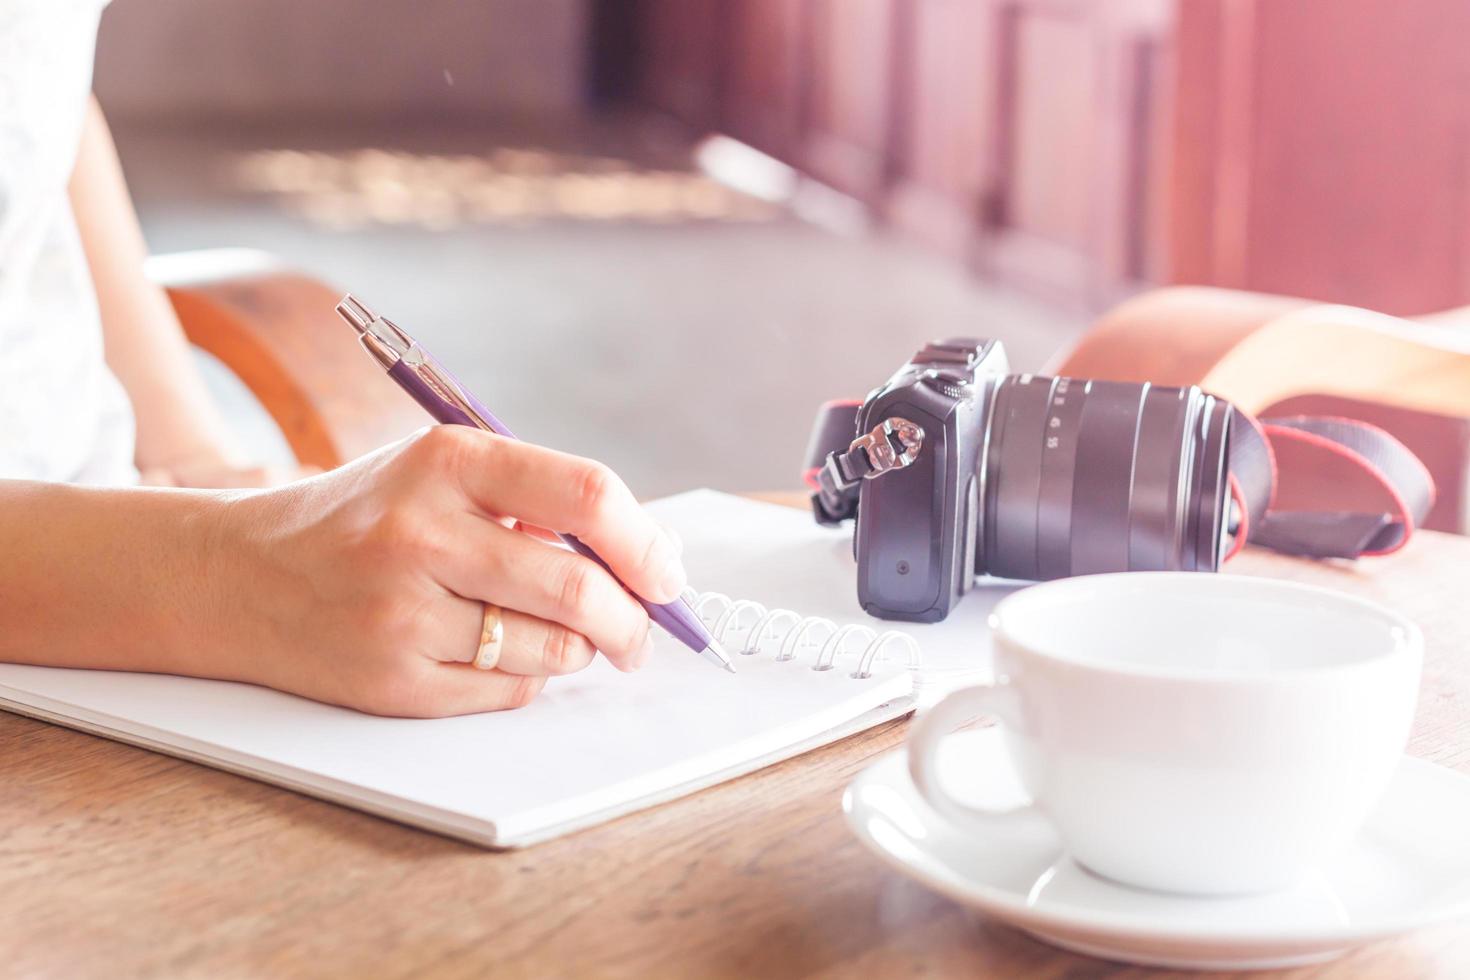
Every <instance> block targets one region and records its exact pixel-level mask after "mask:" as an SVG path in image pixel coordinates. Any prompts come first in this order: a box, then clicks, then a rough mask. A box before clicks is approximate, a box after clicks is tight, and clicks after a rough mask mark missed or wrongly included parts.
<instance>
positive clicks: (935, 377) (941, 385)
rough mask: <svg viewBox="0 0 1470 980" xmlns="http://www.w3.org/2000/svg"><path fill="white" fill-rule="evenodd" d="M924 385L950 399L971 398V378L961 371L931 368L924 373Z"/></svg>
mask: <svg viewBox="0 0 1470 980" xmlns="http://www.w3.org/2000/svg"><path fill="white" fill-rule="evenodd" d="M921 380H922V381H923V383H924V384H925V385H926V386H928V387H930V388H933V389H934V390H935V391H938V392H939V393H940V394H943V395H945V396H946V397H949V398H955V399H961V398H969V397H970V376H969V375H968V374H963V373H961V372H959V371H946V370H944V369H942V368H930V369H929V370H928V371H925V372H924V375H923V377H922V379H921Z"/></svg>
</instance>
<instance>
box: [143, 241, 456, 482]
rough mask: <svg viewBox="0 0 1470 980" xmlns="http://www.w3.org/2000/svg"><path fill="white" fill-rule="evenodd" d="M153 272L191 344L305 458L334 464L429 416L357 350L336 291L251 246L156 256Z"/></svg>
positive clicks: (323, 464) (306, 461) (151, 265)
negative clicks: (224, 370)
mask: <svg viewBox="0 0 1470 980" xmlns="http://www.w3.org/2000/svg"><path fill="white" fill-rule="evenodd" d="M148 272H149V275H150V277H152V278H153V279H154V280H155V281H157V282H159V283H161V284H162V285H163V286H164V287H165V288H166V289H167V290H168V294H169V298H170V299H171V300H172V301H173V305H174V309H175V310H176V311H177V312H178V314H179V319H180V320H181V321H182V322H183V325H184V332H185V333H186V334H187V335H188V337H189V340H190V342H191V343H193V344H194V346H196V347H199V348H201V349H203V350H205V351H208V352H209V353H211V354H213V355H214V356H215V357H218V358H219V359H220V360H221V361H223V362H224V363H225V365H226V366H228V367H229V368H230V369H231V370H232V371H233V372H234V373H235V374H236V375H237V376H238V377H239V378H240V380H241V381H243V382H244V383H245V385H246V386H247V387H248V388H249V389H250V390H251V392H253V393H254V395H255V397H256V398H257V399H259V401H260V403H261V404H262V405H263V406H264V407H265V410H266V411H267V412H269V413H270V415H271V418H273V419H274V420H275V422H276V424H277V425H278V426H280V428H281V432H282V434H284V435H285V437H286V442H287V444H289V445H290V447H291V451H292V452H293V453H294V454H295V456H296V459H297V460H298V461H299V462H301V463H304V464H308V465H313V466H320V467H322V468H323V469H331V468H332V467H334V466H338V465H339V464H341V463H344V462H346V461H347V460H350V459H353V458H355V457H357V456H359V455H361V454H362V453H365V452H368V451H369V450H372V449H376V448H377V447H379V446H381V445H383V444H384V443H386V442H390V441H392V440H393V439H397V438H398V437H400V436H402V435H405V434H407V433H409V432H412V431H413V430H414V429H416V428H418V427H419V426H422V425H424V424H426V422H427V421H428V419H427V417H426V416H425V415H424V413H423V410H422V409H420V408H419V407H418V406H417V405H416V404H414V403H413V402H412V401H410V400H409V399H408V398H407V397H405V396H404V394H403V392H402V391H400V390H399V389H398V388H397V387H396V386H395V385H394V384H393V383H392V382H391V381H389V380H388V379H387V377H386V376H385V375H384V374H383V371H382V370H381V369H380V368H379V367H378V366H377V365H376V363H374V362H373V361H372V360H371V359H369V358H368V357H367V356H365V355H364V354H363V352H362V351H361V350H360V349H359V348H358V345H357V344H356V343H355V342H354V340H353V339H352V332H351V331H350V330H349V329H348V328H347V327H346V325H344V324H343V323H342V321H341V320H340V319H339V318H338V317H337V315H336V313H335V312H334V310H335V307H336V305H337V301H338V300H339V299H341V297H342V293H341V292H340V291H339V290H335V289H332V288H330V287H328V286H327V285H325V284H324V283H322V282H320V281H318V280H316V279H312V278H310V277H308V276H305V275H302V274H300V273H298V272H294V271H291V270H289V269H287V268H285V267H284V266H282V265H281V264H280V263H279V262H276V261H275V260H274V259H272V258H271V257H270V256H269V255H266V254H265V253H262V252H256V251H252V250H247V249H212V250H205V251H199V252H185V253H179V254H177V255H165V256H155V257H154V258H153V259H151V260H150V261H149V266H148Z"/></svg>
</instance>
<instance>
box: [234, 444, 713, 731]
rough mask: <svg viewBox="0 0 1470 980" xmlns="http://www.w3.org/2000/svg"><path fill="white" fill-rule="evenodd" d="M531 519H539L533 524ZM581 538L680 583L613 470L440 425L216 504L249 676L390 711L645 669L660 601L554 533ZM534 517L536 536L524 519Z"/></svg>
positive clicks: (660, 536)
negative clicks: (568, 677)
mask: <svg viewBox="0 0 1470 980" xmlns="http://www.w3.org/2000/svg"><path fill="white" fill-rule="evenodd" d="M523 527H524V529H523ZM548 528H549V529H552V530H556V531H562V532H568V533H572V534H575V535H577V537H579V538H581V539H582V540H583V541H584V542H586V543H587V544H588V545H589V546H590V547H591V548H592V549H593V550H595V551H596V552H597V554H599V555H600V556H601V557H602V558H603V559H604V560H605V561H606V562H607V563H608V564H609V565H610V566H611V567H612V568H613V569H614V570H615V571H616V572H617V574H618V576H619V577H620V578H621V579H622V580H623V581H624V582H626V583H627V584H628V587H629V588H631V589H633V590H634V591H636V592H637V593H638V594H639V595H642V596H644V597H645V598H648V599H651V600H653V601H655V602H669V601H671V600H673V599H675V598H677V597H678V595H679V592H680V590H681V589H683V587H684V584H685V574H684V569H683V565H682V563H681V561H680V559H679V555H678V549H677V546H676V545H675V543H674V542H673V541H672V540H671V538H670V537H669V536H668V535H667V534H666V533H664V532H663V531H662V529H661V528H659V526H658V525H657V524H656V523H655V522H654V521H653V520H652V519H651V518H649V517H648V516H647V515H646V514H644V512H643V510H642V509H641V508H640V507H639V506H638V504H637V502H636V501H635V500H634V498H633V495H632V494H631V493H630V492H629V490H628V488H627V487H626V486H625V485H624V484H623V483H622V481H621V480H619V479H618V478H617V476H616V475H614V474H613V473H612V471H611V470H609V469H608V468H607V467H605V466H603V465H602V464H600V463H595V462H592V461H590V460H586V459H579V458H577V457H574V456H568V455H565V454H562V453H557V452H553V451H551V450H548V449H543V448H540V447H538V446H534V445H531V444H529V443H524V442H516V441H514V440H509V439H503V438H500V437H499V436H495V435H491V434H488V433H484V432H480V431H477V430H473V429H468V428H463V427H459V426H437V427H434V428H431V429H426V430H424V431H422V432H420V433H418V434H416V435H414V436H411V437H410V438H408V439H407V440H404V441H402V442H399V443H396V444H394V445H392V446H389V447H386V448H385V449H383V450H380V451H378V452H376V453H373V454H371V455H369V456H365V457H363V458H362V459H359V460H357V461H356V462H353V463H351V464H348V465H347V466H344V467H342V468H340V469H337V470H334V471H332V472H330V473H327V474H324V475H322V476H318V477H316V478H314V479H310V480H305V481H301V482H298V483H295V484H291V485H289V486H286V487H282V488H280V489H276V490H270V491H264V492H258V493H251V494H244V495H241V496H239V497H238V498H235V499H233V500H230V501H228V502H225V503H224V504H223V506H221V507H220V508H219V509H218V513H217V522H216V525H215V540H214V553H215V554H216V555H218V556H219V562H220V563H221V566H222V567H218V569H217V573H216V574H213V575H211V578H212V579H213V580H214V581H215V582H217V583H220V584H223V585H225V586H226V588H227V589H228V592H229V594H228V595H224V596H219V597H218V601H221V602H222V603H223V609H224V610H225V615H227V616H228V619H229V621H230V623H231V627H230V629H229V630H227V631H226V632H228V633H230V634H231V635H230V636H229V637H228V640H226V638H225V637H221V638H220V639H221V641H222V642H228V648H227V649H225V650H222V651H221V654H222V656H224V657H226V658H227V661H228V662H226V663H221V664H219V665H218V668H219V669H218V670H216V671H210V672H211V673H215V674H216V676H234V677H237V678H238V679H241V680H249V681H253V682H255V683H260V684H265V685H268V686H270V687H275V688H279V689H281V690H285V691H292V692H295V693H297V694H303V695H306V696H307V697H311V698H316V699H319V700H322V701H330V702H333V703H336V704H343V705H348V706H351V707H354V708H359V709H361V710H364V711H370V712H374V713H377V714H388V715H412V716H440V715H453V714H463V713H468V712H475V711H491V710H495V709H499V708H510V707H518V706H521V705H524V704H526V703H527V702H529V701H530V700H531V699H532V698H533V697H534V696H535V695H536V694H537V692H539V691H540V690H541V688H542V686H543V685H544V684H545V682H546V678H547V677H548V676H550V675H554V674H565V673H569V672H571V671H575V670H580V669H581V668H583V667H586V666H587V665H588V664H589V663H590V662H591V661H592V658H593V656H594V655H595V653H596V652H597V651H599V650H600V651H601V652H602V653H603V655H604V656H606V657H607V658H608V659H609V660H610V661H612V663H613V664H614V665H615V666H617V667H618V668H619V669H621V670H625V671H631V670H636V669H637V668H639V667H641V666H642V665H643V664H644V663H645V662H646V661H647V659H648V656H649V652H650V648H651V642H650V637H649V627H650V623H649V620H648V617H647V615H646V614H645V613H644V611H643V608H642V606H640V605H639V604H638V603H637V602H636V601H635V600H634V599H633V597H632V596H630V595H629V594H628V593H627V592H626V591H625V590H624V589H623V588H622V587H621V586H620V585H619V584H618V582H617V580H616V579H614V578H613V576H612V575H610V574H608V573H607V572H606V571H605V570H604V569H602V568H600V567H599V566H598V565H597V564H596V563H595V562H592V561H590V560H588V559H586V558H583V557H582V556H580V555H577V554H575V553H573V552H571V551H568V550H566V549H563V548H560V547H557V546H554V545H551V544H548V543H547V542H546V541H545V540H543V536H544V534H545V532H544V531H543V530H541V529H548ZM528 530H530V531H533V532H536V533H526V532H527V531H528ZM484 602H490V603H494V604H495V605H498V606H500V607H502V608H503V609H504V613H503V615H502V622H503V624H504V640H503V643H502V647H501V654H500V660H499V663H498V664H497V666H496V667H495V668H494V669H492V670H482V669H478V668H476V667H473V666H471V664H470V661H471V660H472V659H473V658H474V655H475V653H476V650H477V648H478V645H479V637H480V627H481V616H482V610H483V606H482V603H484Z"/></svg>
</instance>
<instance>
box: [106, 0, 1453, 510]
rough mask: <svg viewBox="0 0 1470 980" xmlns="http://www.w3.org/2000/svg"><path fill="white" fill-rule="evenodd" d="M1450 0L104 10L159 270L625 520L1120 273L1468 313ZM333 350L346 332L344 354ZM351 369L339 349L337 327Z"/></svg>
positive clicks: (1090, 292)
mask: <svg viewBox="0 0 1470 980" xmlns="http://www.w3.org/2000/svg"><path fill="white" fill-rule="evenodd" d="M1467 36H1470V5H1467V4H1464V3H1462V2H1458V0H1416V2H1415V3H1412V4H1399V3H1391V2H1388V0H1283V2H1267V0H474V2H470V0H312V2H310V3H302V2H299V0H114V2H113V4H112V5H111V7H110V8H109V9H108V12H107V13H106V15H105V17H104V20H103V28H102V34H101V38H100V41H99V51H98V62H97V76H96V87H97V92H98V95H99V97H100V98H101V100H102V102H103V105H104V107H105V109H106V110H107V111H108V114H109V118H110V120H111V122H112V125H113V128H114V132H115V135H116V137H117V139H118V143H119V147H120V149H121V151H122V154H123V162H124V166H125V168H126V170H127V173H128V177H129V179H130V181H131V183H132V187H133V191H134V194H135V197H136V199H137V203H138V206H139V210H140V213H141V216H142V218H143V222H144V227H145V231H146V233H147V235H148V237H149V242H150V245H151V247H152V248H153V249H154V250H155V251H157V252H169V251H176V250H183V249H193V248H200V247H211V246H244V247H251V248H260V249H265V250H268V251H270V252H273V253H275V254H277V255H280V256H281V257H283V258H284V259H285V260H286V261H288V262H289V263H290V264H292V265H293V266H296V267H298V268H301V269H303V270H306V271H308V272H310V273H312V274H314V275H318V276H320V277H322V278H324V279H326V280H327V281H329V282H331V283H333V284H335V285H337V286H339V287H341V288H342V289H344V290H345V289H351V290H353V291H354V292H356V293H358V294H359V295H361V296H362V298H363V299H364V300H366V301H367V302H369V303H370V304H372V305H375V306H376V307H377V308H378V309H379V310H380V311H381V312H383V313H384V314H385V315H387V316H389V317H392V318H394V319H396V320H398V321H400V322H401V323H403V324H404V325H405V326H406V327H408V328H409V329H410V330H412V331H415V332H416V333H418V334H419V335H420V336H421V338H422V339H423V340H424V341H425V342H426V344H427V345H428V346H429V347H430V348H432V349H433V350H435V351H436V352H437V353H438V354H439V355H440V357H441V358H442V359H443V360H445V361H446V362H447V363H448V364H449V365H451V367H453V368H454V369H455V370H456V372H457V373H459V374H460V375H461V377H462V378H463V379H464V380H465V381H466V382H467V383H468V384H469V385H470V386H471V387H472V388H474V389H476V390H477V391H478V393H479V394H480V395H481V396H482V397H483V398H484V400H485V401H486V402H487V403H489V404H490V405H491V406H492V408H494V409H495V410H496V411H497V412H499V413H501V414H502V415H503V417H504V418H505V419H506V420H507V421H508V422H509V423H510V424H511V425H512V426H513V427H515V428H516V429H517V430H518V431H519V432H520V433H521V434H522V435H523V436H525V437H527V438H531V439H535V440H538V441H542V442H546V443H548V444H551V445H554V446H557V447H560V448H565V449H568V450H571V451H575V452H580V453H586V454H590V455H596V456H598V457H600V458H602V459H604V460H606V461H607V462H609V463H611V464H612V465H613V466H614V467H616V468H617V469H618V470H619V471H620V472H622V473H623V474H624V476H625V477H626V478H627V479H628V481H629V482H630V484H632V485H633V487H634V489H635V491H636V492H638V493H639V494H640V495H642V496H655V495H659V494H663V493H667V492H671V491H674V490H678V489H684V488H687V487H690V486H695V485H711V486H716V487H720V488H723V489H731V490H738V489H754V488H780V487H791V486H795V485H796V481H797V472H798V469H799V464H800V457H801V452H802V448H803V446H804V444H805V439H806V434H807V431H808V427H809V425H810V420H811V415H812V412H813V410H814V409H815V407H816V406H817V405H818V404H819V403H820V402H821V401H823V400H825V399H827V398H830V397H835V396H860V395H862V394H863V393H864V392H865V391H867V390H868V389H869V388H871V387H873V386H875V385H876V384H878V383H879V382H881V381H882V380H883V379H884V378H885V377H886V376H887V375H888V374H889V373H890V372H891V371H892V370H893V369H894V368H895V367H897V366H898V364H900V363H901V362H902V361H903V360H904V359H905V358H906V357H907V356H908V355H909V354H910V353H912V351H913V350H914V349H915V348H916V347H917V346H918V345H919V344H921V343H922V342H923V341H924V340H926V339H928V338H931V337H935V336H942V335H956V334H970V335H991V336H996V337H999V338H1001V339H1002V340H1004V341H1005V343H1006V345H1007V347H1008V348H1009V349H1010V352H1011V360H1012V364H1013V366H1014V367H1016V368H1017V369H1023V370H1035V369H1040V368H1041V367H1042V366H1043V365H1044V364H1045V362H1046V361H1047V359H1048V358H1049V357H1051V356H1053V355H1054V354H1055V353H1057V352H1058V351H1060V350H1062V349H1064V348H1065V347H1066V346H1067V345H1068V344H1069V343H1070V342H1072V341H1073V340H1074V339H1075V338H1076V337H1077V336H1078V335H1079V334H1080V332H1081V331H1082V330H1083V329H1084V328H1085V326H1086V325H1087V323H1088V322H1089V320H1090V319H1091V318H1092V317H1093V316H1094V315H1096V314H1097V313H1098V312H1099V311H1101V310H1102V309H1104V308H1106V307H1107V306H1109V305H1110V304H1112V303H1115V302H1116V301H1118V300H1119V299H1121V298H1123V297H1126V296H1127V295H1129V294H1130V293H1132V292H1135V291H1137V290H1139V289H1141V288H1143V287H1145V286H1148V285H1152V284H1159V283H1167V282H1194V283H1209V284H1218V285H1225V286H1234V287H1241V288H1249V289H1256V290H1263V291H1269V292H1282V293H1289V294H1295V295H1301V296H1307V297H1312V298H1317V299H1323V300H1329V301H1337V302H1346V303H1353V304H1358V305H1364V306H1369V307H1372V308H1375V309H1380V310H1384V311H1386V312H1391V313H1401V314H1407V313H1419V312H1426V311H1430V310H1435V309H1441V308H1445V307H1449V306H1453V305H1456V304H1462V303H1466V302H1470V242H1467V233H1470V54H1466V51H1465V49H1464V47H1463V39H1464V38H1465V37H1467ZM344 330H345V328H344ZM343 343H344V344H350V343H351V339H350V337H349V336H347V335H345V334H344V337H343Z"/></svg>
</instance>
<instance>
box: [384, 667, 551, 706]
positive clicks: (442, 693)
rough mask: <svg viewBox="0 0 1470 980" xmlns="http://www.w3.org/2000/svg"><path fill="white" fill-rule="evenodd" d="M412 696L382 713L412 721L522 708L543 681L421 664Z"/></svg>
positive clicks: (528, 676) (502, 672)
mask: <svg viewBox="0 0 1470 980" xmlns="http://www.w3.org/2000/svg"><path fill="white" fill-rule="evenodd" d="M421 663H422V667H421V668H420V669H419V670H418V671H417V672H416V674H415V676H414V683H413V692H412V695H411V697H408V698H406V699H405V701H404V703H403V706H402V708H401V709H400V710H394V711H391V712H385V713H389V714H401V715H404V716H407V717H414V718H446V717H449V716H451V715H467V714H474V713H476V712H481V711H504V710H505V709H507V708H524V707H525V706H526V705H528V704H530V703H531V701H532V699H533V698H535V697H536V695H537V694H540V693H541V689H542V688H543V687H545V686H546V678H545V677H536V676H532V675H529V674H510V673H506V672H504V671H500V670H478V669H476V668H474V667H471V666H470V665H469V664H457V663H456V664H449V663H439V662H437V661H433V660H424V661H421Z"/></svg>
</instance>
